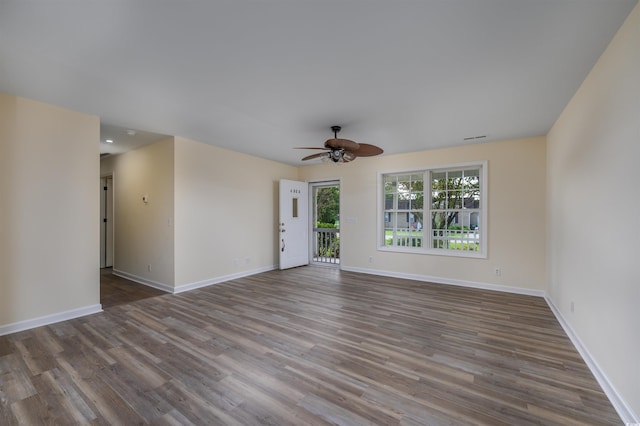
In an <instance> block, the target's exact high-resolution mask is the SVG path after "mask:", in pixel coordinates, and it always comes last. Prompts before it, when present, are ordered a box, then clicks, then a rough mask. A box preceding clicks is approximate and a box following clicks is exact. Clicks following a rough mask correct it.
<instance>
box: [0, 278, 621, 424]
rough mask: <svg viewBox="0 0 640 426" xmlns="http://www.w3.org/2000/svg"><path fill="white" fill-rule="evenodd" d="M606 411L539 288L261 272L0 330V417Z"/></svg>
mask: <svg viewBox="0 0 640 426" xmlns="http://www.w3.org/2000/svg"><path fill="white" fill-rule="evenodd" d="M19 423H20V424H29V425H31V424H64V425H66V424H83V423H90V424H145V423H152V424H238V425H254V424H255V425H258V424H271V425H289V424H291V425H303V424H312V425H329V424H339V425H365V424H378V425H399V424H402V425H441V424H442V425H449V424H455V425H460V424H473V425H477V424H490V425H500V424H509V425H529V424H544V425H553V424H563V425H564V424H620V419H619V417H618V416H617V415H616V413H615V411H614V409H613V407H612V406H611V404H610V403H609V401H608V400H607V398H606V397H605V395H604V394H603V392H602V390H601V389H600V388H599V386H598V384H597V383H596V381H595V379H594V378H593V377H592V375H591V373H590V372H589V370H588V369H587V367H586V365H585V364H584V362H583V361H582V359H581V358H580V356H579V355H578V353H577V352H576V350H575V349H574V347H573V346H572V344H571V342H570V341H569V339H568V338H567V336H566V335H565V333H564V332H563V330H562V328H561V327H560V325H559V324H558V322H557V321H556V319H555V318H554V316H553V314H552V313H551V311H550V310H549V308H548V307H547V305H546V303H545V301H544V300H543V299H540V298H536V297H530V296H521V295H513V294H506V293H498V292H490V291H484V290H476V289H466V288H460V287H454V286H445V285H437V284H429V283H421V282H415V281H407V280H399V279H393V278H386V277H378V276H370V275H363V274H356V273H350V272H342V271H339V270H337V269H330V268H326V267H303V268H296V269H293V270H288V271H271V272H267V273H263V274H259V275H254V276H251V277H247V278H243V279H238V280H234V281H229V282H226V283H222V284H218V285H214V286H210V287H207V288H204V289H200V290H194V291H191V292H187V293H182V294H178V295H169V294H167V295H163V296H158V297H153V298H147V299H144V300H140V301H137V302H133V303H128V304H123V305H119V306H116V307H113V308H110V309H107V310H106V311H105V312H103V313H100V314H95V315H91V316H87V317H83V318H79V319H75V320H71V321H65V322H61V323H57V324H53V325H50V326H46V327H40V328H36V329H33V330H29V331H25V332H21V333H16V334H12V335H8V336H3V337H0V424H3V425H5V424H7V425H12V424H19Z"/></svg>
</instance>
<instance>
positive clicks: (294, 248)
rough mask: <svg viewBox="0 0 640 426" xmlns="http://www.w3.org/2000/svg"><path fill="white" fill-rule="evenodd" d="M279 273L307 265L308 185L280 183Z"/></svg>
mask: <svg viewBox="0 0 640 426" xmlns="http://www.w3.org/2000/svg"><path fill="white" fill-rule="evenodd" d="M279 228H280V233H279V237H278V243H279V246H280V248H279V252H280V269H287V268H293V267H296V266H302V265H308V264H309V185H308V184H307V183H306V182H297V181H293V180H285V179H282V180H280V223H279Z"/></svg>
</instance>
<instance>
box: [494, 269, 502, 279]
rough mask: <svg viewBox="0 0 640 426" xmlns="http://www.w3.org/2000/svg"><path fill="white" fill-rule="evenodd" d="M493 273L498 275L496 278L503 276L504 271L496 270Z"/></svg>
mask: <svg viewBox="0 0 640 426" xmlns="http://www.w3.org/2000/svg"><path fill="white" fill-rule="evenodd" d="M493 273H494V274H496V277H499V276H500V275H502V269H500V268H494V269H493Z"/></svg>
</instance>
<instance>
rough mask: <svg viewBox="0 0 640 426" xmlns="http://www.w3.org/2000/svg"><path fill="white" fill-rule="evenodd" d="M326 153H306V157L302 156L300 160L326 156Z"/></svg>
mask: <svg viewBox="0 0 640 426" xmlns="http://www.w3.org/2000/svg"><path fill="white" fill-rule="evenodd" d="M326 155H327V153H326V152H319V153H317V154H311V155H307V156H306V157H304V158H303V159H302V161H306V160H312V159H314V158H320V157H323V156H326Z"/></svg>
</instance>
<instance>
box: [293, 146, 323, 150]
mask: <svg viewBox="0 0 640 426" xmlns="http://www.w3.org/2000/svg"><path fill="white" fill-rule="evenodd" d="M293 149H323V150H325V151H327V150H329V149H330V148H320V147H319V146H296V147H294V148H293Z"/></svg>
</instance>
